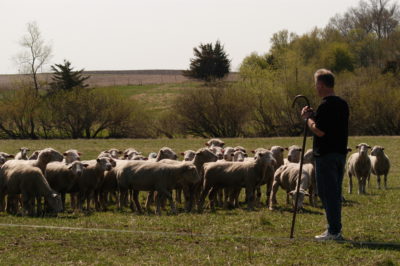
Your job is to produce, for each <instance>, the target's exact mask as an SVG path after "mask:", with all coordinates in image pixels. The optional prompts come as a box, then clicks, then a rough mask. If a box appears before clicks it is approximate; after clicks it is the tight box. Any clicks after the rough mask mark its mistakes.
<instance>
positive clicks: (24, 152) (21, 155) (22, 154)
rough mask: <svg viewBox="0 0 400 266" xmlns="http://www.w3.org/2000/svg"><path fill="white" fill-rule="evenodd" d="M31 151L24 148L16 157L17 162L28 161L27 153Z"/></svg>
mask: <svg viewBox="0 0 400 266" xmlns="http://www.w3.org/2000/svg"><path fill="white" fill-rule="evenodd" d="M28 151H30V150H29V149H28V148H25V147H22V148H20V149H19V152H18V153H17V154H16V155H15V160H28V156H27V153H28Z"/></svg>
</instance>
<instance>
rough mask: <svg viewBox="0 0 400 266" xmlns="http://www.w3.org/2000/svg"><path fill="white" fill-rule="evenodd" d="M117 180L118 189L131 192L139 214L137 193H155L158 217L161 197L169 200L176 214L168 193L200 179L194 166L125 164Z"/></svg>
mask: <svg viewBox="0 0 400 266" xmlns="http://www.w3.org/2000/svg"><path fill="white" fill-rule="evenodd" d="M117 179H118V185H119V187H120V188H121V187H122V188H124V189H131V190H133V192H134V193H133V200H134V203H135V205H136V208H137V210H138V211H139V212H141V211H142V208H141V206H140V203H139V200H138V193H139V191H156V192H157V197H156V200H157V209H156V214H159V215H160V214H161V201H162V198H163V197H166V198H167V199H168V200H169V202H170V205H171V210H172V212H173V213H176V207H175V204H174V201H173V199H172V195H171V193H170V191H171V190H172V189H174V188H175V187H176V186H177V185H178V184H182V185H184V184H187V183H188V184H193V183H196V182H198V181H199V180H200V177H199V175H198V173H197V170H196V167H195V166H194V165H190V164H186V163H180V164H177V165H175V164H166V163H158V162H148V163H139V164H137V163H136V164H126V165H125V166H124V167H123V168H122V169H121V170H120V171H118V173H117Z"/></svg>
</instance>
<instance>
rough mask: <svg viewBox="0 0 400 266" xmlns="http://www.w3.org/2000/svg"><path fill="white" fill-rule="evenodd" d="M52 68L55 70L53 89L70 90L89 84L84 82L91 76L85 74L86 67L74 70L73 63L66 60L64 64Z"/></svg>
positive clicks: (51, 84)
mask: <svg viewBox="0 0 400 266" xmlns="http://www.w3.org/2000/svg"><path fill="white" fill-rule="evenodd" d="M51 70H53V71H54V73H53V76H52V78H51V79H52V82H51V83H50V86H51V88H52V89H53V90H56V91H57V90H64V91H70V90H71V89H72V88H75V87H80V88H85V87H87V86H88V85H87V84H85V83H84V82H85V80H87V79H88V78H90V76H83V71H84V69H81V70H79V71H73V68H72V67H71V63H70V62H69V61H67V60H64V64H55V65H54V66H51Z"/></svg>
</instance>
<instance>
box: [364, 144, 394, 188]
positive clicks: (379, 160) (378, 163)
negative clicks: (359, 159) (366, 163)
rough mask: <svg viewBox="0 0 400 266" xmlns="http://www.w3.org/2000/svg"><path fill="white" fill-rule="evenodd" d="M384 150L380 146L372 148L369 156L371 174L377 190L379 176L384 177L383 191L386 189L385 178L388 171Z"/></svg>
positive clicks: (387, 158)
mask: <svg viewBox="0 0 400 266" xmlns="http://www.w3.org/2000/svg"><path fill="white" fill-rule="evenodd" d="M384 150H385V148H383V147H381V146H374V147H373V148H372V150H371V155H370V156H369V158H370V160H371V172H372V173H373V174H374V175H376V177H377V182H378V189H380V188H381V175H383V176H384V184H385V189H387V176H388V173H389V170H390V160H389V157H388V156H387V155H386V154H385V152H384ZM368 182H369V176H368Z"/></svg>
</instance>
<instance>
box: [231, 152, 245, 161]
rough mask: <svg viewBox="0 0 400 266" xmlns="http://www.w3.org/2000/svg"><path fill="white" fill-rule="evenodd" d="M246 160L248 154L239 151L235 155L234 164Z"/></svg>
mask: <svg viewBox="0 0 400 266" xmlns="http://www.w3.org/2000/svg"><path fill="white" fill-rule="evenodd" d="M245 158H246V153H244V152H243V151H242V150H237V151H235V152H234V153H233V161H234V162H244V160H245Z"/></svg>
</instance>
